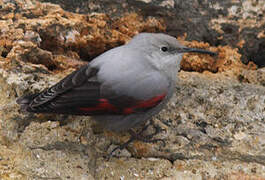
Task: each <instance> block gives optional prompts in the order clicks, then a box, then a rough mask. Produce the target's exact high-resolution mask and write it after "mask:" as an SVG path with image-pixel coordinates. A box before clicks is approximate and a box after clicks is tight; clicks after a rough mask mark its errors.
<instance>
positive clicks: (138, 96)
mask: <svg viewBox="0 0 265 180" xmlns="http://www.w3.org/2000/svg"><path fill="white" fill-rule="evenodd" d="M184 52H199V53H207V54H211V55H213V54H214V53H213V52H210V51H206V50H199V49H193V48H187V47H185V46H183V45H181V44H180V43H179V42H178V41H177V40H176V39H175V38H174V37H172V36H168V35H165V34H161V33H158V34H156V33H140V34H138V35H136V36H135V37H134V38H133V39H132V40H131V41H130V42H129V43H128V44H126V45H123V46H120V47H117V48H113V49H111V50H109V51H107V52H105V53H103V54H101V55H100V56H98V57H97V58H95V59H94V60H93V61H91V62H90V63H89V64H88V65H85V66H83V67H82V68H80V69H79V70H77V71H75V72H73V73H72V74H70V75H69V76H67V77H66V78H64V79H63V80H62V81H60V82H59V83H57V84H56V85H54V86H52V87H51V88H49V89H47V90H45V91H43V92H41V93H39V94H36V95H30V96H25V97H22V98H19V99H18V100H17V102H18V103H19V104H21V105H22V108H23V109H25V110H27V111H29V112H37V113H62V114H76V115H93V116H95V119H96V120H97V121H98V122H99V123H102V124H103V125H104V126H105V127H106V128H107V129H110V130H113V131H125V130H128V129H130V128H132V127H134V126H136V125H137V124H139V123H140V122H145V121H146V120H148V119H150V118H151V117H152V116H153V115H155V114H157V113H158V112H159V111H160V110H161V109H162V108H163V107H164V106H165V105H166V103H167V102H168V101H169V99H170V98H171V97H172V95H173V92H174V87H175V84H176V77H177V72H178V70H179V68H180V62H181V59H182V54H183V53H184Z"/></svg>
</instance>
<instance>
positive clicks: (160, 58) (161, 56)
mask: <svg viewBox="0 0 265 180" xmlns="http://www.w3.org/2000/svg"><path fill="white" fill-rule="evenodd" d="M128 45H129V46H132V47H134V48H135V49H137V50H139V51H141V52H142V53H143V56H145V58H146V59H147V60H149V61H150V62H151V63H152V64H153V65H154V66H155V67H156V68H158V69H165V70H167V68H168V67H171V68H172V66H173V67H176V65H177V69H178V68H179V66H180V62H181V59H182V54H183V53H191V52H193V53H202V54H209V55H216V53H214V52H211V51H208V50H204V49H197V48H189V47H186V46H183V45H181V44H180V43H179V42H178V40H177V39H176V38H174V37H172V36H169V35H166V34H162V33H140V34H138V35H136V36H134V38H133V39H132V40H131V41H130V42H129V43H128Z"/></svg>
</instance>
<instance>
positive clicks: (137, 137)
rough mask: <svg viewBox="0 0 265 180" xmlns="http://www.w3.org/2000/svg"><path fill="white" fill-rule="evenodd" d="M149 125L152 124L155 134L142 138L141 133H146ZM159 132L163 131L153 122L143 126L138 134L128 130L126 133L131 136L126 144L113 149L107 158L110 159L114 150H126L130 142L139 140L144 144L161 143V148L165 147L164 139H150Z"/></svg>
mask: <svg viewBox="0 0 265 180" xmlns="http://www.w3.org/2000/svg"><path fill="white" fill-rule="evenodd" d="M151 124H152V125H153V126H154V128H155V132H154V133H152V134H149V135H147V136H144V137H143V133H144V131H146V130H147V128H148V127H149V126H150V125H151ZM161 131H164V130H163V129H161V127H159V126H158V125H155V124H154V122H153V120H150V121H149V123H148V124H147V125H145V126H144V127H143V128H142V129H141V131H140V132H138V133H136V132H135V131H133V130H132V129H130V130H129V131H128V132H129V134H130V135H131V137H130V139H129V140H128V141H127V142H125V143H123V144H121V145H119V146H118V147H116V148H114V149H113V150H112V151H111V152H110V154H109V155H108V157H111V156H112V155H113V153H114V152H115V151H116V150H118V149H120V150H122V149H124V148H126V147H127V146H128V145H129V144H130V143H131V142H133V141H135V140H139V141H142V142H145V143H156V142H158V141H160V142H162V143H163V146H165V145H166V143H165V140H164V139H152V138H153V136H155V135H157V134H158V133H160V132H161Z"/></svg>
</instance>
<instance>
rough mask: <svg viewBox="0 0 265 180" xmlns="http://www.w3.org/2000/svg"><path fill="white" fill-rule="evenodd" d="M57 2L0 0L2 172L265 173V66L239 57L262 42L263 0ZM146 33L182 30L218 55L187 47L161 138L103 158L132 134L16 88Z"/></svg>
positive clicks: (71, 175)
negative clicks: (31, 100) (28, 108)
mask: <svg viewBox="0 0 265 180" xmlns="http://www.w3.org/2000/svg"><path fill="white" fill-rule="evenodd" d="M55 2H58V3H59V4H60V5H61V6H62V7H63V8H65V10H63V9H62V8H61V7H60V6H59V5H54V4H50V3H40V2H38V1H34V0H26V1H25V0H23V1H22V0H12V1H11V0H8V1H7V0H5V1H0V7H1V8H0V30H1V31H0V55H1V56H0V179H42V178H43V179H49V178H50V179H104V178H105V179H173V178H176V177H181V178H182V179H184V178H189V179H213V178H216V179H218V178H219V179H242V178H245V179H262V178H265V131H264V129H265V122H264V121H265V87H264V86H265V69H264V68H260V69H257V66H256V64H254V63H253V62H249V63H248V64H247V65H245V64H243V63H242V62H241V59H242V57H243V58H247V57H250V56H251V53H250V54H249V52H256V50H257V53H256V55H258V54H259V53H260V52H263V51H260V50H264V48H263V49H262V47H264V46H263V45H262V41H264V36H263V35H264V32H263V34H262V30H261V29H262V26H263V30H264V22H263V20H264V18H263V19H262V17H264V6H262V5H264V4H262V3H263V1H257V2H252V1H242V2H235V1H233V2H230V1H229V3H228V1H222V2H218V3H214V2H212V3H208V2H207V1H204V3H202V2H201V1H196V2H194V1H185V2H184V1H170V0H167V1H152V0H148V1H147V0H145V1H124V2H123V3H120V2H118V1H104V0H99V1H74V2H73V1H55ZM192 2H193V3H192ZM69 3H70V4H69ZM102 3H105V5H104V8H102V7H103V6H102ZM191 4H192V6H191ZM241 5H243V6H241ZM240 6H241V8H239V7H240ZM187 7H189V8H188V9H189V11H187ZM69 11H72V12H76V13H72V12H69ZM93 12H101V13H93ZM86 13H88V14H86ZM255 13H256V16H254V14H255ZM209 14H213V15H214V16H213V17H212V18H209ZM184 15H185V16H184ZM175 17H179V18H175ZM184 17H185V18H184ZM201 19H202V20H203V21H201ZM187 20H189V21H190V23H187ZM231 23H232V24H233V25H231ZM180 25H181V26H180ZM250 27H251V28H250ZM247 29H248V30H247ZM142 31H148V32H161V31H162V32H167V33H169V34H174V35H176V34H178V35H180V37H179V40H180V41H181V42H182V43H183V44H185V45H187V46H190V47H200V48H205V49H210V50H212V51H217V52H218V53H219V56H218V57H215V58H212V57H209V56H203V55H197V54H189V55H184V57H183V61H182V70H181V71H180V73H179V82H178V85H177V86H176V93H175V95H174V97H173V98H172V101H171V102H170V103H169V104H168V106H167V108H166V109H165V110H163V111H162V112H161V113H160V114H159V115H158V116H157V117H155V118H154V125H158V126H159V127H161V128H162V129H164V131H162V132H161V133H159V134H157V135H156V137H155V138H163V139H164V140H165V142H166V144H165V146H163V144H162V143H159V142H157V143H153V144H148V143H143V142H139V141H135V142H134V143H132V144H130V145H129V147H128V148H126V149H124V150H122V151H119V152H117V153H116V155H117V156H118V157H116V158H111V159H110V160H107V159H105V158H104V155H106V153H108V152H110V151H111V150H112V149H113V148H115V147H116V146H117V145H118V144H120V143H123V142H125V141H126V140H128V138H129V136H128V134H126V133H125V134H114V133H112V132H107V131H102V130H101V129H99V128H98V127H97V126H96V125H95V124H94V122H93V121H92V120H91V119H90V118H89V117H83V116H82V117H80V116H63V115H52V114H51V115H43V114H27V113H26V114H25V113H22V112H20V111H19V107H18V105H16V103H15V99H16V98H17V97H18V96H21V95H24V94H26V93H29V92H31V93H32V92H38V91H40V90H43V89H45V88H47V87H49V86H51V85H52V84H54V83H56V82H57V81H59V80H60V79H61V78H62V77H64V76H65V75H66V74H69V73H70V72H71V71H73V70H74V69H75V68H77V67H79V66H80V65H82V64H84V63H86V62H85V61H89V60H91V59H92V58H93V57H95V56H97V55H98V54H100V53H102V52H104V51H106V50H108V49H110V48H112V47H115V46H118V45H121V44H123V43H125V42H127V41H128V40H129V39H130V38H131V37H132V36H133V35H135V34H137V33H138V32H142ZM186 31H187V34H186V35H185V34H184V32H186ZM252 31H253V32H254V35H253V34H251V33H250V32H252ZM177 32H178V33H177ZM255 33H257V34H255ZM181 35H183V36H181ZM235 35H237V36H235ZM217 37H219V38H217ZM190 39H192V40H203V41H205V42H198V41H191V42H190V41H186V40H190ZM262 39H263V40H262ZM251 43H254V44H251ZM219 44H222V45H225V44H228V45H230V46H234V47H236V46H238V47H239V50H238V49H235V48H233V47H230V46H218V47H215V45H219ZM253 47H254V48H253ZM247 48H250V49H251V48H253V49H252V50H253V51H252V50H249V51H246V52H245V53H243V54H242V52H243V50H247ZM259 48H260V49H259ZM261 55H264V54H261ZM253 57H254V59H252V58H248V59H247V60H253V61H254V62H256V61H255V60H256V59H255V57H256V58H258V57H259V56H253ZM261 57H262V56H261ZM263 57H264V56H263ZM154 125H150V126H149V128H148V129H147V131H146V132H145V133H146V134H150V133H152V132H153V131H154V130H155V128H154ZM136 130H138V129H136Z"/></svg>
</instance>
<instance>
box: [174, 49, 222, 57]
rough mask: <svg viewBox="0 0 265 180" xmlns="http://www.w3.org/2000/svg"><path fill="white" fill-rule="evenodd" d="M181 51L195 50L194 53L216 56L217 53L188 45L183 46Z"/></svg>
mask: <svg viewBox="0 0 265 180" xmlns="http://www.w3.org/2000/svg"><path fill="white" fill-rule="evenodd" d="M179 51H180V52H181V53H186V52H187V53H189V52H194V53H201V54H210V55H211V56H216V55H217V53H215V52H212V51H208V50H204V49H197V48H188V47H183V48H181V49H180V50H179Z"/></svg>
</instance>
